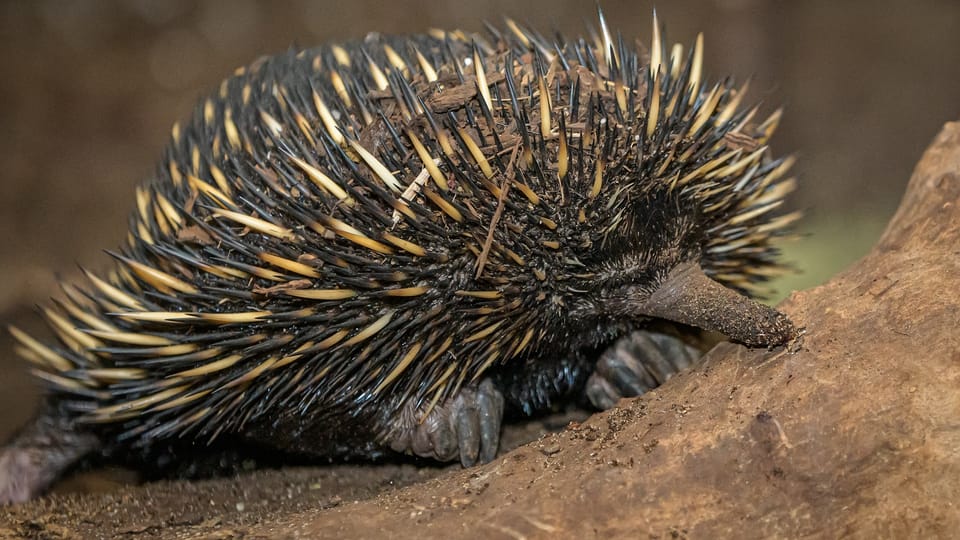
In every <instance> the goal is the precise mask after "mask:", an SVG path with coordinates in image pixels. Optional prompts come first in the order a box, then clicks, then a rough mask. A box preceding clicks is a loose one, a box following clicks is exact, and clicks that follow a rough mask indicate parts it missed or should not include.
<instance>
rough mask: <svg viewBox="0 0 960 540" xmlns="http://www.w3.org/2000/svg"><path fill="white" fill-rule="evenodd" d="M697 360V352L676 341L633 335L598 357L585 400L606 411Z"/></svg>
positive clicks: (642, 333) (649, 334)
mask: <svg viewBox="0 0 960 540" xmlns="http://www.w3.org/2000/svg"><path fill="white" fill-rule="evenodd" d="M701 356H702V355H701V353H700V351H698V350H697V349H695V348H693V347H690V346H689V345H687V344H686V343H684V342H683V341H682V340H680V339H678V338H675V337H672V336H668V335H665V334H659V333H656V332H645V331H636V332H633V333H631V334H630V335H628V336H625V337H623V338H621V339H620V340H618V341H617V342H616V343H614V344H613V345H612V346H611V347H610V348H608V349H607V350H606V351H605V352H604V353H603V355H601V356H600V359H599V360H598V361H597V365H596V368H595V369H594V372H593V374H592V375H590V378H589V379H588V380H587V387H586V394H587V398H588V399H589V400H590V403H592V404H593V406H594V407H597V408H598V409H609V408H610V407H613V406H614V405H615V404H616V403H617V401H619V400H620V398H625V397H635V396H639V395H640V394H643V393H644V392H647V391H650V390H653V389H654V388H656V387H658V386H660V385H661V384H663V383H664V382H665V381H666V380H667V379H669V378H670V377H671V376H672V375H674V374H675V373H677V372H678V371H681V370H683V369H686V368H687V367H689V366H691V365H692V364H694V363H695V362H696V361H697V360H698V359H699V358H700V357H701Z"/></svg>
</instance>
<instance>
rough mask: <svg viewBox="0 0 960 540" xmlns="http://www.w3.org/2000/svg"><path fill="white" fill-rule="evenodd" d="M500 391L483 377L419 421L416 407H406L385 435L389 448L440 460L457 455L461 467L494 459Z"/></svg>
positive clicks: (450, 459) (498, 428)
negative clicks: (477, 384)
mask: <svg viewBox="0 0 960 540" xmlns="http://www.w3.org/2000/svg"><path fill="white" fill-rule="evenodd" d="M503 405H504V400H503V394H502V393H501V392H500V390H498V389H497V388H496V387H495V386H494V384H493V382H491V381H490V380H489V379H485V380H484V381H483V382H482V383H480V385H479V386H475V387H465V388H462V389H461V390H460V392H459V393H458V394H457V395H456V396H454V397H453V398H451V399H449V400H447V401H446V402H445V403H442V404H437V405H436V406H435V407H434V408H433V410H431V411H430V414H428V415H427V417H426V418H424V419H423V420H422V421H420V420H419V419H420V415H419V414H418V413H419V411H418V410H412V407H410V408H409V409H410V410H407V409H405V410H404V411H402V412H401V414H400V415H399V418H398V419H397V420H396V421H395V422H394V423H393V425H392V426H391V429H390V430H389V432H388V434H387V436H386V442H387V444H389V446H390V448H392V449H393V450H396V451H397V452H404V453H407V454H413V455H417V456H421V457H428V458H433V459H437V460H439V461H453V460H454V459H456V458H457V456H459V457H460V462H461V463H462V464H463V466H464V467H470V466H473V465H474V464H476V463H477V462H478V461H479V462H481V463H486V462H488V461H491V460H493V458H494V457H496V455H497V448H498V447H499V446H500V425H501V423H502V421H503Z"/></svg>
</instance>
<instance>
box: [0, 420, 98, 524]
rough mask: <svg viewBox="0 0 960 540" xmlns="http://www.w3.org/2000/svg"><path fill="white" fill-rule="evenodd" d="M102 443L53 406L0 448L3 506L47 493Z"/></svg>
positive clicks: (0, 496)
mask: <svg viewBox="0 0 960 540" xmlns="http://www.w3.org/2000/svg"><path fill="white" fill-rule="evenodd" d="M100 447H101V442H100V440H99V438H97V437H96V436H95V435H93V434H90V433H83V432H78V431H76V430H75V429H74V428H73V427H72V425H71V423H70V421H69V420H68V419H66V418H63V417H60V416H57V415H56V413H55V412H52V411H50V410H49V409H47V410H45V411H44V412H43V413H41V414H40V415H39V416H38V417H37V418H35V419H34V420H33V421H32V423H30V424H28V425H27V426H26V427H25V428H23V430H22V431H20V432H19V433H18V434H17V435H16V436H15V437H14V438H13V440H12V441H10V443H9V444H7V446H5V447H3V448H0V506H3V505H6V504H12V503H18V502H23V501H26V500H29V499H32V498H34V497H36V496H37V495H40V494H41V493H43V492H44V491H45V490H46V489H47V488H48V487H49V486H50V484H52V483H53V481H54V480H56V479H57V478H58V477H59V476H60V475H61V474H63V473H64V472H65V471H66V470H67V469H69V468H70V467H71V466H72V465H73V464H75V463H76V462H77V461H78V460H80V459H81V458H83V457H84V456H86V455H88V454H90V453H91V452H93V451H95V450H97V449H98V448H100Z"/></svg>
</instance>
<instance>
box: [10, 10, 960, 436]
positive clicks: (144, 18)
mask: <svg viewBox="0 0 960 540" xmlns="http://www.w3.org/2000/svg"><path fill="white" fill-rule="evenodd" d="M602 4H603V8H604V11H605V13H606V15H607V17H608V21H610V23H611V26H612V27H614V28H616V29H619V30H620V31H621V32H622V33H623V34H624V35H625V36H627V37H629V38H632V37H635V36H641V37H642V40H643V41H644V42H646V41H647V40H648V39H649V35H650V13H651V10H652V7H653V3H652V2H648V1H615V0H604V1H603V2H602ZM658 13H659V16H660V19H661V21H662V22H663V24H664V25H665V26H666V29H667V38H668V40H670V41H680V42H683V43H685V44H689V43H690V42H692V40H693V39H694V38H695V36H696V32H697V31H700V30H702V31H704V32H705V35H706V43H707V68H706V69H707V71H708V73H709V74H711V75H712V76H716V77H720V76H723V75H727V74H732V75H734V76H735V77H736V78H737V79H738V80H744V79H746V78H747V77H752V84H751V95H752V97H753V98H754V99H755V100H757V101H762V102H763V103H764V104H765V105H766V110H767V112H771V111H773V110H774V109H775V108H776V107H777V106H778V105H780V104H783V105H784V106H785V116H784V120H783V122H782V123H781V128H780V131H779V134H778V136H777V137H775V139H774V149H775V150H776V151H777V152H779V153H789V152H795V153H797V154H798V155H799V157H800V161H799V164H798V166H797V167H796V169H795V172H796V173H797V174H798V175H799V176H800V179H801V186H802V187H801V190H800V192H798V193H797V194H796V196H795V197H794V198H793V201H792V204H794V205H795V206H797V207H801V208H805V209H807V210H808V217H807V219H806V221H805V222H804V225H803V227H802V232H805V233H810V234H809V235H808V236H806V237H805V238H804V239H803V240H801V241H799V242H795V243H793V244H791V245H788V246H785V248H786V250H787V252H788V258H789V259H791V260H793V261H795V262H796V264H797V266H799V267H800V268H802V269H803V274H801V275H799V276H797V277H795V278H793V279H792V280H790V281H786V282H782V283H780V284H779V287H778V288H779V289H780V292H781V293H782V294H786V293H788V292H789V290H790V289H791V288H802V287H806V286H810V285H812V284H816V283H819V282H821V281H822V280H823V279H825V278H826V277H827V276H829V275H831V274H832V273H834V272H836V271H837V270H839V269H841V268H842V267H844V266H845V265H847V264H849V263H850V262H851V261H852V260H854V259H855V258H857V257H859V256H860V255H862V254H863V253H865V252H866V250H867V249H868V248H869V246H870V245H871V243H872V242H873V241H874V240H875V239H876V238H877V237H878V236H879V234H880V232H881V230H882V227H883V225H884V224H885V222H886V220H887V219H888V218H889V217H890V215H891V214H892V212H893V210H894V209H895V207H896V204H897V201H898V199H899V196H900V194H901V192H902V189H903V187H904V186H905V185H906V180H907V178H908V176H909V173H910V170H911V168H912V166H913V164H914V163H915V162H916V160H917V159H918V157H919V155H920V152H921V151H922V150H923V148H924V147H925V146H926V144H927V143H928V142H929V140H930V139H931V138H932V137H933V135H934V134H935V133H936V132H937V130H938V129H939V127H940V125H941V124H942V123H943V122H945V121H947V120H954V119H958V118H960V76H958V70H960V34H958V29H960V2H956V1H954V0H926V1H914V2H906V1H902V2H897V1H893V0H872V1H848V2H837V1H831V0H808V1H804V2H799V1H797V2H786V1H761V0H708V1H693V0H672V1H667V2H664V1H661V2H660V3H659V5H658ZM501 15H509V16H511V17H514V18H516V19H519V20H521V21H525V22H527V23H529V24H530V25H532V26H535V27H537V28H539V29H541V30H542V31H544V33H549V32H550V30H551V29H554V28H556V29H559V30H561V31H563V32H564V33H566V34H577V33H579V32H581V30H582V29H583V27H584V26H583V24H584V21H590V22H591V23H592V22H594V21H595V4H594V2H592V1H584V2H578V1H573V0H530V1H527V2H518V1H503V0H501V1H491V2H483V1H480V0H471V1H470V2H461V3H458V2H449V1H429V0H420V1H411V2H375V1H369V0H355V1H353V2H345V1H340V2H324V1H317V0H300V1H287V2H268V1H255V0H100V1H93V0H35V1H32V2H31V1H20V2H18V1H10V0H7V1H5V2H2V3H0V177H2V178H0V240H2V242H3V256H2V258H0V323H2V324H3V325H4V326H5V325H6V324H11V323H16V324H18V325H21V326H23V327H24V328H25V329H28V330H35V329H38V327H39V325H38V324H37V319H36V318H35V317H33V316H32V307H31V306H33V305H34V304H36V303H37V302H41V301H43V300H44V299H45V298H47V297H48V296H49V295H50V294H52V292H53V291H54V287H55V285H54V276H55V274H60V275H65V276H70V275H74V274H76V272H77V270H76V268H77V263H79V264H83V265H87V266H91V267H94V268H97V267H99V266H101V265H103V264H104V262H105V260H106V259H105V256H104V255H103V254H102V250H103V249H105V248H109V247H113V246H115V245H117V244H118V243H119V241H120V240H121V239H122V238H123V235H124V232H125V225H126V218H127V213H128V211H129V210H130V209H131V208H132V197H133V188H134V185H135V182H136V181H137V180H138V179H140V178H142V177H144V176H146V175H147V174H148V173H149V172H150V171H151V170H152V167H153V162H154V160H155V159H156V158H157V157H159V154H160V151H161V149H162V147H163V145H164V144H165V141H166V139H167V137H168V134H169V128H170V126H171V125H172V124H173V122H174V121H175V120H177V119H182V118H184V117H185V116H186V115H188V114H189V112H190V111H191V109H192V107H193V104H194V103H195V101H196V99H197V98H198V97H199V96H200V95H201V94H202V93H205V92H208V91H210V90H211V89H213V88H214V87H215V85H216V84H217V83H218V82H219V81H220V80H221V79H222V78H223V77H224V76H226V75H227V74H229V73H230V72H231V71H232V69H233V68H235V67H237V66H239V65H243V64H246V63H248V62H250V61H251V60H252V59H254V58H255V57H257V56H258V55H262V54H266V53H270V52H276V51H280V50H282V49H284V48H286V47H288V46H290V45H291V44H294V43H296V44H298V45H302V46H309V45H312V44H317V43H321V42H324V41H330V40H345V39H349V38H355V37H361V36H363V35H364V34H365V33H367V32H370V31H378V32H384V33H406V32H416V31H421V30H424V29H427V28H429V27H433V26H435V27H446V28H450V27H458V28H462V29H465V30H474V31H481V30H482V24H481V23H482V21H483V20H489V21H491V22H495V23H496V22H499V20H500V17H501ZM9 342H10V340H9V338H8V337H7V336H6V335H5V334H4V335H3V337H2V338H0V440H2V439H3V438H5V436H6V435H7V434H8V433H9V431H10V429H12V427H13V426H14V425H16V424H18V423H20V422H22V421H23V420H24V419H25V418H26V417H27V416H28V415H29V414H30V411H31V409H32V407H33V406H34V404H35V403H36V397H35V396H36V394H35V390H34V387H33V383H32V382H31V380H30V379H29V377H28V376H27V374H26V371H25V369H24V367H23V365H22V364H20V363H19V362H17V361H15V360H14V358H13V356H12V354H11V353H9V352H8V351H9V350H10V347H9V344H10V343H9Z"/></svg>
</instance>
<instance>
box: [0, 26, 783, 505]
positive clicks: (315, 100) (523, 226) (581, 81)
mask: <svg viewBox="0 0 960 540" xmlns="http://www.w3.org/2000/svg"><path fill="white" fill-rule="evenodd" d="M474 40H475V41H474ZM701 54H702V53H701V45H700V40H698V42H697V44H696V46H695V47H694V48H693V50H692V51H691V52H690V53H689V54H687V55H686V56H684V55H683V52H682V49H681V48H679V47H675V48H674V49H673V51H672V53H670V54H667V53H665V52H664V49H663V48H662V47H661V44H660V39H659V37H658V36H656V35H655V38H654V46H653V48H652V50H651V52H650V55H649V58H650V62H649V63H648V62H647V60H646V58H645V57H643V56H641V55H640V54H638V52H637V51H635V50H634V48H633V47H632V46H628V45H627V43H625V42H624V41H622V40H620V39H617V40H616V41H614V40H612V39H610V37H609V35H608V34H607V33H606V29H605V28H604V31H603V32H602V36H601V37H600V38H597V39H596V40H586V41H584V40H580V41H570V42H566V43H563V42H560V43H549V42H547V41H545V40H543V39H542V38H541V37H539V36H538V35H536V34H535V33H533V32H530V31H527V30H521V29H519V28H518V27H517V26H516V25H514V24H512V23H509V24H508V29H507V30H506V31H505V32H504V33H502V34H495V35H494V36H493V39H492V40H491V41H489V42H488V41H484V40H481V39H479V38H474V37H468V36H464V35H463V34H460V33H434V34H431V35H430V36H422V37H416V38H407V39H401V38H397V39H391V38H382V37H379V36H372V37H370V38H368V39H367V40H365V41H364V42H363V43H355V44H353V45H348V46H343V47H324V48H318V49H311V50H305V51H291V52H288V53H285V54H280V55H278V56H274V57H270V58H266V59H263V60H260V61H258V62H256V63H254V64H253V65H252V66H250V67H249V68H246V69H241V70H238V71H237V72H236V73H235V74H234V76H233V77H231V78H229V79H228V80H226V81H225V82H224V83H223V84H222V85H221V87H220V89H219V91H218V92H217V93H216V94H215V95H214V96H212V97H211V98H209V99H208V100H206V101H204V102H203V103H201V104H200V106H199V107H198V109H197V112H196V114H195V115H194V117H193V119H192V120H191V121H190V122H189V123H188V124H186V125H184V126H178V127H175V128H174V131H173V140H172V142H171V144H170V147H169V149H168V150H167V152H166V154H165V156H164V159H163V160H162V162H161V163H160V166H159V168H158V170H157V173H156V176H155V177H154V178H153V179H152V180H150V181H148V182H147V183H145V184H144V185H143V186H142V187H141V188H140V189H138V191H137V196H136V204H137V207H136V210H135V212H134V213H133V216H132V219H131V230H130V235H129V238H128V243H127V245H126V246H124V247H123V248H122V249H120V250H119V251H118V252H116V253H115V257H116V259H117V265H116V268H115V269H114V270H113V271H112V272H110V273H108V274H105V275H102V276H100V277H97V276H95V275H94V274H92V273H91V274H89V282H88V283H86V284H84V285H82V286H77V287H75V286H73V285H65V286H64V290H65V293H66V295H65V298H64V299H63V300H62V301H60V302H58V304H57V305H56V306H54V307H51V308H49V309H47V310H45V315H46V317H47V319H48V321H49V322H50V324H51V326H52V328H53V329H54V330H55V331H56V333H57V335H58V337H59V339H60V343H59V344H57V345H51V346H48V345H43V344H40V343H38V342H36V341H34V340H33V339H32V338H30V337H28V336H26V335H24V334H22V333H21V332H19V331H17V330H14V333H15V336H16V337H17V339H18V341H19V342H20V345H21V347H20V350H21V352H22V353H23V354H24V355H25V356H26V357H27V358H28V359H30V360H31V361H32V362H33V363H34V365H35V368H36V371H37V373H38V375H39V376H40V377H41V378H43V379H44V380H46V381H47V382H48V383H49V390H50V404H51V405H50V408H49V410H48V413H47V419H48V421H49V419H50V418H53V419H59V423H58V424H57V425H59V426H61V427H62V426H67V431H69V432H71V433H73V434H75V435H76V436H77V437H79V438H80V439H81V440H83V441H86V442H85V443H84V444H86V445H87V446H89V447H90V448H95V447H99V446H116V445H124V444H149V443H151V442H152V441H157V440H163V439H166V438H172V437H180V438H190V439H196V440H199V441H208V440H210V439H213V438H216V437H217V436H219V435H222V434H234V435H240V436H242V437H248V438H252V439H255V440H259V441H266V442H269V443H270V444H273V445H276V446H280V447H284V448H287V449H292V450H296V451H300V452H307V453H312V454H324V455H332V454H343V453H356V454H366V455H371V454H374V453H376V452H379V451H380V450H381V449H382V448H385V447H392V448H394V449H397V450H402V451H412V452H414V453H418V454H422V455H435V456H437V457H441V458H445V459H449V458H451V457H453V456H455V455H458V453H457V452H456V448H453V451H452V452H451V449H450V448H448V447H447V446H449V443H450V441H448V440H446V439H443V437H440V436H437V435H436V432H435V431H430V432H429V433H425V432H423V430H424V429H426V428H425V427H423V426H425V425H429V424H430V422H429V421H428V422H422V420H423V419H424V418H428V419H430V418H439V419H440V420H438V421H440V422H444V421H447V420H449V418H447V417H445V416H443V414H444V411H450V410H452V409H451V407H452V408H453V409H456V406H454V405H451V404H454V403H457V399H458V396H460V397H462V396H463V395H465V394H464V392H468V393H469V392H473V394H471V396H473V397H472V398H470V399H472V400H473V401H470V399H468V400H467V402H469V403H473V404H474V405H475V403H476V402H480V403H481V405H480V406H477V407H479V409H483V408H484V405H482V403H484V402H485V401H484V400H489V399H490V396H496V395H502V396H503V397H505V398H506V401H507V405H508V406H515V407H517V408H519V409H522V410H525V411H528V412H529V411H533V410H537V409H540V408H542V407H544V406H547V405H549V404H550V402H551V400H554V399H556V398H558V397H562V396H563V395H565V394H567V393H569V392H571V391H574V390H578V389H581V388H582V387H583V385H584V383H585V381H586V379H587V377H588V376H589V375H590V374H591V372H592V365H593V362H595V361H596V357H595V356H592V355H593V354H595V352H596V351H599V350H601V349H602V348H603V347H604V346H607V345H609V344H611V343H612V342H613V341H615V340H616V339H617V338H619V337H621V336H624V335H627V334H628V333H629V332H631V331H632V330H635V329H638V328H641V327H642V326H643V324H644V322H645V321H647V320H649V319H650V318H652V317H661V318H668V319H673V320H676V321H680V322H684V323H687V324H694V325H699V326H702V327H707V328H710V329H715V330H720V331H723V332H725V333H727V334H728V335H730V336H731V337H732V338H734V339H736V340H738V341H741V342H744V343H746V344H748V345H755V346H756V345H773V344H779V343H781V342H783V341H784V340H785V339H787V337H788V336H789V331H790V326H789V323H788V322H787V321H786V319H784V318H783V317H782V316H780V315H779V314H777V313H776V312H775V311H772V310H769V309H766V308H763V307H762V306H759V305H757V304H754V303H752V302H751V301H749V300H746V299H745V298H743V297H740V296H739V295H737V294H735V293H733V292H732V291H730V290H729V289H726V288H723V287H720V286H719V285H717V284H716V283H714V282H711V281H709V280H706V279H705V278H703V274H702V273H701V272H700V271H699V269H700V268H702V269H703V272H705V273H706V275H707V276H710V277H711V278H713V280H716V282H719V283H721V284H723V285H725V286H726V287H729V288H732V289H736V290H738V291H741V292H746V291H748V290H749V289H750V287H751V285H752V284H753V283H755V282H758V281H761V280H763V279H764V278H765V276H767V275H768V274H769V273H770V272H771V271H772V270H775V269H776V268H777V266H776V262H775V260H774V256H775V250H774V248H773V247H771V244H770V240H771V238H772V237H774V236H776V235H777V234H778V232H779V231H780V230H781V229H782V228H783V227H784V226H785V225H786V224H788V223H789V222H790V221H792V220H793V218H794V217H795V216H793V215H786V216H783V215H780V216H778V214H777V213H776V212H774V211H773V210H774V209H775V208H776V207H777V206H779V205H780V203H781V202H782V198H783V196H784V195H785V194H786V193H787V192H788V191H789V190H790V189H791V187H792V181H790V180H784V179H783V176H784V172H785V171H786V169H787V168H788V166H789V165H788V163H786V162H784V161H783V160H773V159H770V158H769V157H768V156H767V152H766V151H765V146H764V145H765V143H766V140H767V138H768V137H769V135H770V134H771V133H772V131H773V129H774V124H775V123H776V120H775V119H773V120H768V121H766V122H763V123H760V124H759V126H755V125H754V124H753V123H752V122H751V121H752V118H753V111H750V112H745V111H742V110H740V108H739V104H740V100H741V97H742V92H739V91H735V90H733V89H731V88H730V86H729V85H728V84H727V83H726V82H725V83H720V84H713V83H707V82H705V81H704V80H703V79H702V76H701V67H700V59H701ZM479 66H482V68H480V67H479ZM704 295H706V296H704ZM483 380H490V381H491V383H488V386H486V387H481V389H479V390H478V385H479V383H480V382H481V381H483ZM490 384H492V388H493V389H494V390H492V391H491V390H490V389H491V386H489V385H490ZM462 402H463V400H462V399H461V403H462ZM474 405H470V406H468V408H469V407H472V406H474ZM498 406H499V407H500V408H501V409H502V405H496V404H495V405H494V406H493V407H492V409H490V410H498V409H497V407H498ZM477 407H474V409H476V408H477ZM461 408H462V407H461ZM456 414H457V415H460V412H456ZM449 415H450V413H448V414H447V416H449ZM460 416H462V415H460ZM451 421H452V422H453V423H454V424H455V426H454V430H456V429H457V426H460V424H457V422H462V420H457V419H454V420H451ZM469 423H470V422H469V421H468V422H467V424H469ZM496 425H497V426H498V425H499V418H497V422H496ZM461 427H462V426H461ZM468 427H470V426H468ZM476 428H477V424H476V423H474V424H473V429H476ZM479 428H480V429H481V431H483V430H487V431H489V430H490V427H489V425H487V424H486V423H484V422H481V423H480V424H479ZM418 430H419V431H418ZM28 431H29V430H28ZM87 433H93V434H95V437H96V442H92V441H93V439H92V438H89V437H91V436H88V435H86V434H87ZM417 433H419V435H418V434H417ZM28 435H29V434H28ZM494 435H495V434H494ZM483 436H484V437H486V438H487V439H489V437H490V434H489V433H484V434H483ZM25 437H27V440H29V437H28V436H25ZM84 437H87V438H84ZM417 437H420V438H421V439H422V438H423V437H426V438H427V439H430V438H431V437H434V438H435V439H437V440H433V439H431V440H430V441H426V442H425V441H424V440H416V439H417ZM438 437H439V438H438ZM459 437H460V438H461V442H462V438H463V435H462V434H461V435H460V436H459ZM485 440H486V439H485ZM488 442H489V441H488ZM494 442H495V441H494ZM16 444H17V443H16V442H15V443H14V447H16ZM485 444H486V443H485ZM77 446H78V447H83V444H78V445H77ZM487 446H489V445H488V444H487ZM83 448H85V450H84V451H87V450H89V449H90V448H86V447H83ZM493 450H495V446H494V448H493ZM476 451H477V450H476V449H474V450H473V454H472V456H473V458H476ZM480 451H481V452H482V453H483V455H484V456H486V457H489V456H491V455H492V453H491V451H490V449H489V448H488V447H485V448H481V449H480ZM77 453H82V452H80V451H78V452H77ZM460 453H461V454H462V453H463V449H462V448H461V451H460ZM467 453H468V454H469V453H470V452H467ZM11 456H14V457H11ZM15 457H16V456H15V455H14V452H13V451H10V450H8V452H7V456H6V459H7V462H6V465H4V462H3V458H0V503H2V502H3V500H4V497H3V495H2V493H3V492H4V486H3V485H2V484H3V483H4V474H5V473H4V470H3V469H4V467H6V477H7V478H6V482H7V484H8V486H7V488H6V489H7V491H11V490H12V489H13V488H11V487H9V484H11V483H16V482H17V478H15V477H14V476H15V474H14V473H11V472H10V471H16V470H19V469H16V467H14V466H11V465H10V463H12V461H11V460H14V461H15V459H14V458H15ZM468 458H469V456H468V457H467V458H465V461H470V459H468ZM73 459H75V456H74V458H73ZM65 461H69V460H65ZM63 466H64V465H63V464H59V465H51V467H60V468H62V467H63ZM21 468H23V467H21ZM58 470H59V469H58ZM21 483H27V480H23V481H21ZM40 488H42V486H40V487H35V486H34V487H31V488H30V489H33V490H34V491H35V490H36V489H40ZM31 493H32V492H31ZM15 498H16V496H15V495H10V496H8V497H7V500H14V499H15Z"/></svg>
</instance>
